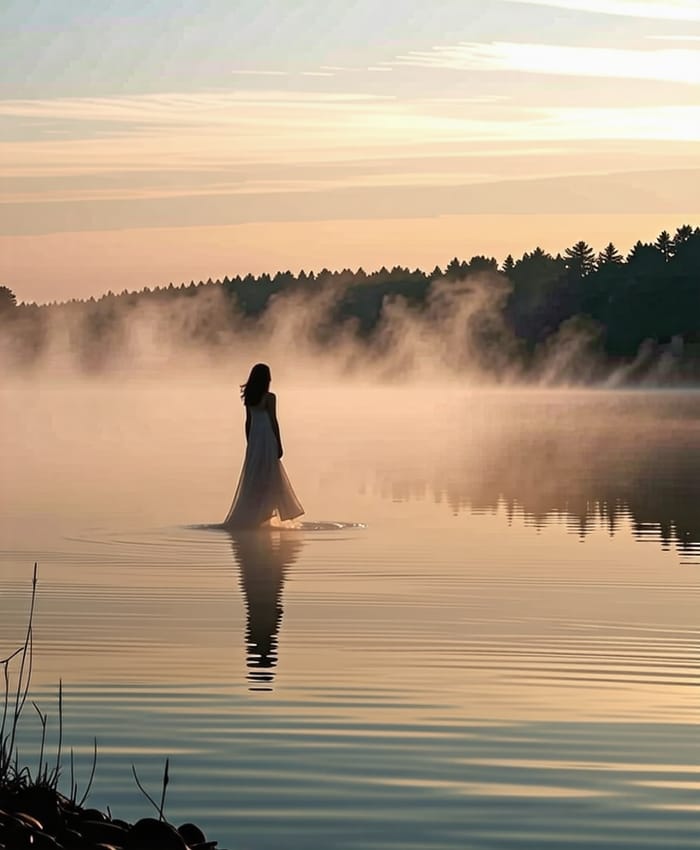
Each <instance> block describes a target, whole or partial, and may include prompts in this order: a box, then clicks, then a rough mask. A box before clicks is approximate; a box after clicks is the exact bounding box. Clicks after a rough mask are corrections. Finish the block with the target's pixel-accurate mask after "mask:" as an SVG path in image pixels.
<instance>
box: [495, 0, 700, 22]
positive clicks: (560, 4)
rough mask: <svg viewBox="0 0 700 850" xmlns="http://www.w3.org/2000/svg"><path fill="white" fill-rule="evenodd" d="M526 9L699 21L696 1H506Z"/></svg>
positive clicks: (699, 11)
mask: <svg viewBox="0 0 700 850" xmlns="http://www.w3.org/2000/svg"><path fill="white" fill-rule="evenodd" d="M509 2H511V3H521V4H525V5H527V6H551V7H554V8H556V9H571V10H572V11H577V12H592V13H594V14H598V15H619V16H622V17H631V18H651V19H657V20H664V21H700V5H699V4H698V2H697V0H663V2H662V1H661V0H509Z"/></svg>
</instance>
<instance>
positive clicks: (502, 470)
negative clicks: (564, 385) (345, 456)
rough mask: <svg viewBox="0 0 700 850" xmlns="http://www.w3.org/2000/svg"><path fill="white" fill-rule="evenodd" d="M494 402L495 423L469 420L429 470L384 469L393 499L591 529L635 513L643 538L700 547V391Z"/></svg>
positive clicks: (582, 531)
mask: <svg viewBox="0 0 700 850" xmlns="http://www.w3.org/2000/svg"><path fill="white" fill-rule="evenodd" d="M556 395H557V394H556V393H554V392H553V393H549V394H548V398H549V403H548V399H547V397H546V396H545V397H539V398H538V400H537V401H536V402H534V401H533V402H532V403H528V402H527V401H523V400H522V397H520V399H519V400H518V401H513V400H512V399H511V400H509V399H508V398H504V399H503V401H502V402H493V403H492V405H493V409H492V410H491V416H490V417H489V418H488V426H486V425H484V424H482V425H477V426H475V427H472V428H470V427H469V426H465V430H464V434H466V433H467V432H468V439H466V438H465V439H464V440H463V441H462V443H461V445H460V442H459V440H457V441H456V442H455V443H453V444H447V445H445V447H444V451H443V452H442V454H441V455H440V456H437V457H436V458H435V459H434V461H433V462H432V464H431V465H432V472H431V473H430V474H428V475H424V476H419V477H416V476H413V477H412V476H411V475H410V474H409V475H407V476H403V477H400V480H399V479H397V477H396V476H394V475H392V474H391V472H390V471H387V473H386V474H383V475H382V476H381V485H380V486H381V488H382V491H383V492H384V495H386V496H389V497H391V498H393V499H395V500H397V499H398V500H403V499H406V500H408V499H422V498H434V499H435V500H436V501H439V502H443V503H445V504H447V505H448V506H449V508H450V509H451V510H452V512H453V513H455V514H457V513H460V512H462V511H470V512H474V513H478V512H496V511H497V510H499V509H504V508H505V510H506V511H507V513H509V514H511V515H513V514H516V513H518V512H520V513H522V514H523V515H524V517H525V519H526V521H527V522H528V523H529V524H532V525H534V526H537V527H544V526H546V525H548V524H550V523H552V522H554V521H560V520H561V519H562V518H564V519H565V520H566V523H567V526H568V528H569V529H570V530H571V532H572V533H575V534H578V535H580V536H582V537H585V536H586V535H587V534H588V533H589V532H590V531H591V530H592V529H593V528H596V527H600V525H601V524H604V525H606V526H607V527H608V529H609V530H610V532H611V533H613V534H614V533H615V531H616V530H617V528H618V527H619V525H620V523H621V522H622V521H625V522H629V523H630V524H631V526H632V528H633V531H634V534H635V536H636V537H638V538H639V539H642V538H649V537H650V536H651V537H654V538H656V539H659V540H660V541H661V542H662V543H663V544H664V545H671V544H677V545H678V547H679V549H680V550H681V552H683V553H691V552H694V553H697V552H698V551H700V511H699V510H698V504H700V429H699V428H698V423H699V422H700V395H698V394H697V393H678V392H673V393H667V392H666V393H660V392H656V393H605V392H601V393H593V394H588V395H586V394H581V396H577V394H575V393H574V394H571V396H570V404H569V401H568V400H567V396H566V395H565V394H564V393H562V394H561V398H559V399H556Z"/></svg>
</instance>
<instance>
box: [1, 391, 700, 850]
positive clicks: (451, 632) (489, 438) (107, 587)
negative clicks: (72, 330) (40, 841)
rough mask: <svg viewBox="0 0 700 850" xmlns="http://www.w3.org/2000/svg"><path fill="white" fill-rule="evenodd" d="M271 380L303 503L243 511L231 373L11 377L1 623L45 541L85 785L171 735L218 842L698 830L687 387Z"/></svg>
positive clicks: (29, 722) (696, 407)
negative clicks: (277, 383) (226, 526)
mask: <svg viewBox="0 0 700 850" xmlns="http://www.w3.org/2000/svg"><path fill="white" fill-rule="evenodd" d="M277 390H278V392H279V396H280V403H279V407H280V418H281V423H282V428H283V435H284V436H285V443H286V448H287V456H286V457H285V463H286V465H287V470H288V472H289V475H290V478H291V480H292V482H293V483H294V485H295V488H296V489H297V491H298V493H299V496H300V497H301V499H302V501H303V502H304V504H305V506H306V508H307V516H306V517H305V518H304V519H305V521H306V523H307V524H306V525H304V526H302V527H301V528H299V529H296V530H286V531H279V532H272V533H262V534H242V535H239V536H237V537H232V536H231V535H229V534H227V533H224V532H221V531H217V530H215V529H211V528H207V525H208V524H211V523H215V522H217V521H220V520H221V518H222V517H223V516H224V515H225V513H226V510H227V508H228V503H229V500H230V498H231V496H232V495H233V490H234V487H235V483H236V478H237V474H238V469H239V465H240V462H241V456H242V442H241V431H242V422H241V412H240V409H239V407H238V405H237V403H236V401H235V399H234V397H233V393H232V392H231V389H230V387H227V386H224V385H219V386H214V385H209V386H206V387H202V386H201V385H200V384H199V383H197V382H196V381H195V380H194V379H192V380H190V381H181V382H180V383H179V384H177V385H175V384H171V385H168V384H165V385H164V384H156V383H143V384H140V385H134V384H130V385H128V386H127V385H125V384H121V383H119V382H114V383H109V382H108V383H100V382H94V383H83V384H79V385H78V384H67V383H64V384H61V383H60V382H59V383H56V382H54V383H53V384H48V383H46V384H33V385H23V386H14V387H6V388H5V389H2V390H0V405H1V406H2V417H0V465H1V468H2V488H1V491H0V550H1V551H0V564H1V573H0V652H4V650H6V649H9V648H12V647H14V645H15V644H16V643H18V642H19V639H20V637H21V632H22V627H23V623H24V615H25V611H26V605H27V603H28V599H29V587H30V579H31V567H32V564H33V562H34V561H35V560H36V561H38V562H39V570H40V590H39V600H38V608H37V614H36V623H35V628H36V638H35V648H36V657H35V671H34V685H33V691H32V694H33V696H34V698H35V699H36V700H37V702H38V703H39V704H40V705H41V707H42V708H43V709H45V710H49V711H51V712H53V713H54V715H55V693H56V687H57V684H58V680H59V678H62V679H63V682H64V687H65V691H66V697H65V720H66V725H67V730H66V737H67V739H68V744H69V745H72V746H74V747H75V751H76V764H77V771H78V781H79V782H80V784H81V786H82V785H84V783H85V780H86V779H87V774H88V773H89V767H90V753H91V748H92V739H93V736H97V738H98V743H99V759H98V769H97V779H96V782H95V785H94V790H93V793H92V795H91V801H92V803H93V804H94V805H97V806H100V807H104V806H107V805H109V806H110V807H111V809H112V811H113V812H114V813H115V815H116V816H122V817H128V818H137V817H140V816H145V815H148V814H150V812H149V806H148V803H147V802H146V800H145V799H144V798H143V797H142V796H141V795H140V793H139V791H138V790H137V788H136V786H135V783H134V781H133V778H132V775H131V765H132V764H134V765H135V766H136V769H137V771H138V773H139V776H140V777H141V779H142V781H143V782H144V784H145V785H146V786H147V788H148V789H149V790H150V791H151V793H152V794H153V795H154V796H158V795H159V793H160V774H161V773H162V768H163V763H164V761H165V758H166V757H169V758H170V764H171V786H170V788H169V791H168V800H167V806H166V814H167V815H168V817H169V818H170V819H171V820H173V821H176V822H179V821H181V820H185V819H187V820H194V821H195V822H197V823H199V824H201V825H202V826H203V827H204V829H205V831H206V832H207V833H208V835H209V837H211V838H215V839H218V840H219V841H220V843H221V846H223V847H230V848H232V850H234V848H249V850H268V848H270V850H272V848H279V847H286V848H299V850H328V849H329V848H339V850H340V848H343V850H345V848H347V850H350V848H353V850H359V848H373V850H379V848H460V850H462V848H499V850H501V849H502V850H511V849H513V850H514V848H546V847H551V848H579V847H580V848H591V847H595V848H627V847H628V848H669V847H673V848H676V847H677V848H682V847H689V848H690V847H693V848H695V847H697V846H698V844H699V843H700V743H699V741H700V736H699V735H698V733H699V732H700V729H699V728H698V720H699V715H698V709H699V707H700V703H699V702H698V686H699V685H700V674H699V673H698V661H699V660H700V658H699V654H700V625H699V623H700V507H699V505H700V499H699V497H700V429H699V428H698V423H700V396H699V395H694V394H689V393H686V394H683V393H641V392H635V393H619V392H589V393H586V392H576V393H574V392H544V391H542V392H540V391H531V392H515V391H511V392H505V391H501V392H470V391H466V390H464V391H460V390H456V389H445V390H444V391H442V392H436V391H435V390H434V389H429V388H417V389H413V390H401V391H398V390H394V391H389V390H386V389H376V388H375V389H361V388H358V387H352V388H347V389H346V390H345V391H343V392H340V391H338V390H333V391H320V392H319V391H313V392H312V391H311V390H310V389H309V388H304V387H296V388H294V387H291V388H285V387H277ZM353 524H364V525H366V527H354V526H353ZM36 728H37V722H36V720H35V719H34V718H33V717H32V716H31V715H30V714H27V719H26V732H27V743H26V747H27V749H26V752H27V754H28V755H30V754H31V752H32V747H34V746H35V743H36V735H35V734H34V733H35V731H36Z"/></svg>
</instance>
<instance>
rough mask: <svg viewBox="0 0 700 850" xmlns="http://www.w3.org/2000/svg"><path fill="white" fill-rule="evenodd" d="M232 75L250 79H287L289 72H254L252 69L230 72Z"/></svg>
mask: <svg viewBox="0 0 700 850" xmlns="http://www.w3.org/2000/svg"><path fill="white" fill-rule="evenodd" d="M231 73H232V74H239V75H241V76H250V77H287V76H289V71H276V70H269V71H256V70H252V69H248V68H245V69H237V70H235V71H231Z"/></svg>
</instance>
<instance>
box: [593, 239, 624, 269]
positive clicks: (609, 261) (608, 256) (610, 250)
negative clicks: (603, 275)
mask: <svg viewBox="0 0 700 850" xmlns="http://www.w3.org/2000/svg"><path fill="white" fill-rule="evenodd" d="M622 262H624V260H623V258H622V254H621V253H620V252H619V251H618V250H617V248H616V247H615V246H614V245H613V243H612V242H608V244H607V245H606V246H605V248H603V250H602V251H601V252H600V254H598V260H597V264H598V267H600V266H607V265H613V264H614V265H618V264H620V263H622Z"/></svg>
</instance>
